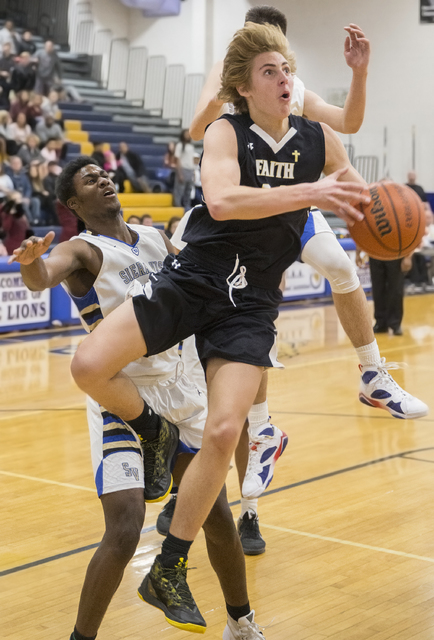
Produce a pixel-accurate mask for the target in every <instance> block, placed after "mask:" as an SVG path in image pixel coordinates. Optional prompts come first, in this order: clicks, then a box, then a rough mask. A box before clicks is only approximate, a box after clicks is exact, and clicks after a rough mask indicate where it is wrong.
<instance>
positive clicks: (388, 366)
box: [373, 358, 410, 398]
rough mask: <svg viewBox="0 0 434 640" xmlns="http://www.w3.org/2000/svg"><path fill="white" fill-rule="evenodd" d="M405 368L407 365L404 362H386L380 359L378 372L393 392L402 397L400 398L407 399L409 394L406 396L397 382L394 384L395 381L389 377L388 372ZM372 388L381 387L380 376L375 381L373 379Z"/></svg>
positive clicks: (384, 359)
mask: <svg viewBox="0 0 434 640" xmlns="http://www.w3.org/2000/svg"><path fill="white" fill-rule="evenodd" d="M406 367H407V363H406V362H386V358H381V360H380V366H379V367H378V371H379V372H380V373H381V374H382V375H383V376H385V377H386V379H387V381H388V382H389V383H390V384H391V385H392V386H393V388H394V390H395V391H396V392H397V393H398V394H399V395H400V396H401V397H402V398H407V397H408V396H409V395H410V394H408V393H407V392H406V391H404V389H401V387H400V386H399V384H398V383H397V382H395V380H394V379H393V378H392V376H391V375H390V373H389V371H390V370H395V369H405V368H406ZM373 382H374V387H375V388H377V386H380V385H381V376H379V377H378V378H377V379H374V381H373Z"/></svg>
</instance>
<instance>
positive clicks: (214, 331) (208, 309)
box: [133, 255, 282, 367]
mask: <svg viewBox="0 0 434 640" xmlns="http://www.w3.org/2000/svg"><path fill="white" fill-rule="evenodd" d="M229 275H230V274H228V276H229ZM245 279H246V280H247V283H248V279H249V274H248V273H246V275H245ZM230 296H231V297H232V299H233V302H234V304H233V302H232V301H231V298H230ZM281 298H282V294H281V292H280V290H279V289H274V290H268V289H262V288H259V287H253V286H251V285H249V284H247V286H245V288H242V289H237V288H233V289H232V290H231V291H230V287H229V285H228V283H227V281H226V278H225V277H224V276H221V275H218V274H215V273H212V272H211V271H210V270H209V269H208V268H206V267H204V266H203V265H197V264H195V263H193V262H191V261H190V260H189V259H187V258H186V257H184V256H182V255H181V256H178V257H175V256H173V255H169V256H167V257H166V259H165V261H164V265H163V269H162V270H161V271H160V272H159V273H156V274H151V276H150V279H149V281H148V282H147V284H146V285H145V286H144V293H143V294H142V295H137V296H134V298H133V304H134V311H135V314H136V318H137V321H138V323H139V325H140V329H141V331H142V333H143V337H144V339H145V342H146V345H147V348H148V353H147V355H148V356H151V355H155V354H157V353H161V352H162V351H165V350H166V349H169V348H170V347H172V346H174V345H175V344H178V343H179V342H181V341H182V340H184V339H185V338H187V337H188V336H190V335H192V334H195V335H196V345H197V350H198V353H199V357H200V359H201V361H202V364H203V365H205V362H206V360H207V359H208V358H213V357H216V358H224V359H226V360H231V361H233V362H243V363H246V364H252V365H256V366H263V367H281V366H282V365H280V364H279V363H278V362H277V344H276V338H277V331H276V328H275V326H274V321H275V319H276V318H277V315H278V311H277V309H278V305H279V303H280V301H281Z"/></svg>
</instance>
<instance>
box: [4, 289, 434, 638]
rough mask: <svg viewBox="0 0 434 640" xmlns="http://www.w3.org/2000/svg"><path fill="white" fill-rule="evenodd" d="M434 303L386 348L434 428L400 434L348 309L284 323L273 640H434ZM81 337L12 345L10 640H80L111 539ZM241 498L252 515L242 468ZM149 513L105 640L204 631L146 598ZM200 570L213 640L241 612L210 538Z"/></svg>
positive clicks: (198, 547) (270, 622)
mask: <svg viewBox="0 0 434 640" xmlns="http://www.w3.org/2000/svg"><path fill="white" fill-rule="evenodd" d="M433 317H434V295H424V296H414V297H407V298H406V300H405V318H404V325H403V326H404V336H403V337H392V336H387V335H381V336H379V344H380V349H381V351H382V353H383V354H384V355H385V356H386V357H387V359H388V360H393V361H405V362H407V363H408V367H407V368H405V369H400V370H398V371H396V372H393V373H394V375H395V378H396V380H397V381H398V382H399V383H400V384H402V385H403V386H404V387H405V389H406V390H408V391H410V392H413V393H414V394H416V395H418V396H419V397H420V398H421V399H423V400H424V401H425V402H427V403H428V404H431V409H432V413H431V415H430V416H427V417H426V418H422V419H421V420H418V421H404V420H402V421H401V420H395V419H393V418H392V417H390V416H389V414H387V413H386V412H384V411H379V410H374V409H370V408H369V407H366V406H364V405H362V404H360V403H359V401H358V383H359V375H358V369H357V359H356V357H355V354H354V352H353V350H352V348H351V346H350V345H349V342H348V340H347V338H346V337H345V335H344V334H343V331H342V329H341V328H340V326H339V325H338V323H337V320H336V313H335V310H334V307H333V306H331V305H326V306H321V305H316V306H312V305H305V306H301V307H299V308H297V307H289V308H287V309H285V310H284V311H283V312H282V314H281V318H280V320H279V327H278V328H279V335H280V341H281V344H280V347H281V349H280V350H281V354H282V357H281V359H282V361H283V362H284V363H285V365H286V369H285V371H273V372H271V374H270V388H269V405H270V411H271V413H272V420H273V422H275V423H276V424H277V425H279V426H280V427H281V428H283V429H284V430H285V431H287V433H288V434H289V438H290V441H289V446H288V448H287V451H286V452H285V454H284V456H283V457H282V459H281V460H280V462H279V464H278V466H277V467H276V473H275V478H274V481H273V483H272V485H271V486H270V489H271V490H270V491H268V492H267V494H266V495H264V496H263V497H262V498H261V499H260V502H259V513H260V523H261V531H262V533H263V536H264V538H265V539H266V542H267V551H266V553H265V554H263V555H261V556H257V557H250V558H247V559H246V561H247V570H248V581H249V590H250V599H251V603H252V606H253V607H254V608H255V609H256V619H257V621H258V622H259V623H260V624H262V625H264V626H268V628H267V629H266V630H265V632H264V633H265V636H266V638H267V640H329V639H333V640H365V639H366V640H367V639H369V640H388V639H393V640H410V639H416V638H417V640H432V639H433V638H434V606H433V604H434V508H433V484H434V437H433V426H434V403H433V402H432V398H433V391H432V388H433V384H434V326H433ZM81 339H82V334H81V331H80V330H78V329H73V330H71V329H69V330H56V331H52V332H46V333H38V334H16V335H15V336H12V337H2V336H0V376H1V378H0V381H1V384H0V397H1V405H0V406H1V411H0V443H1V446H0V482H1V485H2V491H1V542H0V547H1V559H0V582H1V588H0V594H1V595H0V610H1V616H0V638H2V639H3V640H27V639H28V640H68V639H69V635H70V632H71V630H72V628H73V625H74V621H75V614H76V610H77V604H78V598H79V593H80V588H81V584H82V581H83V577H84V573H85V570H86V567H87V564H88V562H89V560H90V558H91V556H92V554H93V552H94V549H95V548H96V546H97V545H98V542H99V540H100V539H101V536H102V533H103V518H102V510H101V507H100V504H99V500H98V499H97V497H96V494H95V491H94V486H93V477H92V473H91V464H90V455H89V445H88V434H87V426H86V415H85V410H84V398H83V395H82V394H81V392H79V391H78V390H77V388H76V387H75V385H74V383H73V381H72V378H71V376H70V373H69V364H70V360H71V356H72V354H73V352H74V350H75V348H76V345H77V344H78V343H79V342H80V340H81ZM228 486H229V495H230V499H231V500H232V501H233V502H234V503H235V504H234V507H233V512H234V516H235V517H238V515H239V505H238V504H237V501H238V500H239V493H238V490H237V486H236V474H235V469H232V470H231V471H230V472H229V476H228ZM160 508H161V506H160V505H149V508H148V512H147V518H146V521H145V529H144V531H143V534H142V537H141V543H140V546H139V548H138V550H137V553H136V555H135V557H134V558H133V560H132V562H131V563H130V565H129V566H128V568H127V570H126V572H125V577H124V580H123V582H122V584H121V586H120V588H119V590H118V592H117V594H116V596H115V598H114V600H113V602H112V604H111V606H110V608H109V611H108V614H107V616H106V618H105V620H104V622H103V626H102V628H101V630H100V633H99V635H98V638H99V639H101V640H145V639H149V640H154V639H155V640H160V639H161V640H166V638H167V639H169V638H170V639H173V640H182V639H183V638H187V637H188V636H189V634H187V633H185V632H182V631H178V630H176V629H174V628H173V627H171V626H169V625H168V624H167V623H166V622H165V620H164V617H163V615H162V614H161V613H160V612H159V611H157V610H156V609H153V608H152V607H149V606H148V605H146V604H144V603H143V602H142V601H141V600H139V599H138V597H137V595H136V589H137V586H138V585H139V583H140V582H141V579H142V577H143V575H144V574H145V572H146V571H147V569H148V568H149V566H150V565H151V563H152V560H153V557H154V556H155V554H156V553H158V550H159V547H160V544H161V541H162V538H161V537H160V536H159V535H158V534H157V533H156V531H155V521H156V517H157V515H158V513H159V510H160ZM190 565H191V566H193V567H197V569H196V570H195V571H191V572H190V573H189V582H190V585H191V588H192V591H193V594H194V596H195V598H196V600H197V602H198V604H199V606H200V609H201V611H202V613H203V614H204V616H205V618H206V620H207V623H208V630H207V632H206V635H205V637H206V638H209V639H210V640H211V639H218V638H221V637H222V632H223V628H224V626H225V619H226V614H225V608H224V602H223V598H222V595H221V592H220V590H219V587H218V583H217V579H216V577H215V575H214V574H213V572H212V570H211V568H210V565H209V562H208V560H207V557H206V552H205V545H204V539H203V536H202V535H200V536H199V538H198V540H197V541H196V543H195V544H194V546H193V549H192V553H191V561H190Z"/></svg>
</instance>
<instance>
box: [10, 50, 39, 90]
mask: <svg viewBox="0 0 434 640" xmlns="http://www.w3.org/2000/svg"><path fill="white" fill-rule="evenodd" d="M35 82H36V71H35V67H34V64H33V63H32V60H31V58H30V54H29V53H28V52H27V51H24V52H23V53H22V54H21V55H20V57H19V58H18V62H17V64H16V65H15V67H14V68H13V69H12V74H11V89H12V91H14V92H15V93H19V92H20V91H23V90H24V91H33V89H34V88H35Z"/></svg>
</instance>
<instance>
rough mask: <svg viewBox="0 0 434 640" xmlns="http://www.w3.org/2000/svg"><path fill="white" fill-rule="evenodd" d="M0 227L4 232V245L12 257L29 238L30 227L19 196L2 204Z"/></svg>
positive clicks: (14, 195) (0, 208)
mask: <svg viewBox="0 0 434 640" xmlns="http://www.w3.org/2000/svg"><path fill="white" fill-rule="evenodd" d="M0 227H1V229H2V230H3V234H4V238H3V244H4V246H5V248H6V251H7V255H12V252H13V251H14V249H18V247H19V246H20V245H21V243H22V242H23V240H25V239H26V238H28V237H29V234H30V225H29V221H28V220H27V217H26V213H25V210H24V207H23V204H22V202H21V201H20V196H19V194H16V193H14V194H13V197H12V198H11V199H10V200H8V201H5V202H3V203H2V204H0Z"/></svg>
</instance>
